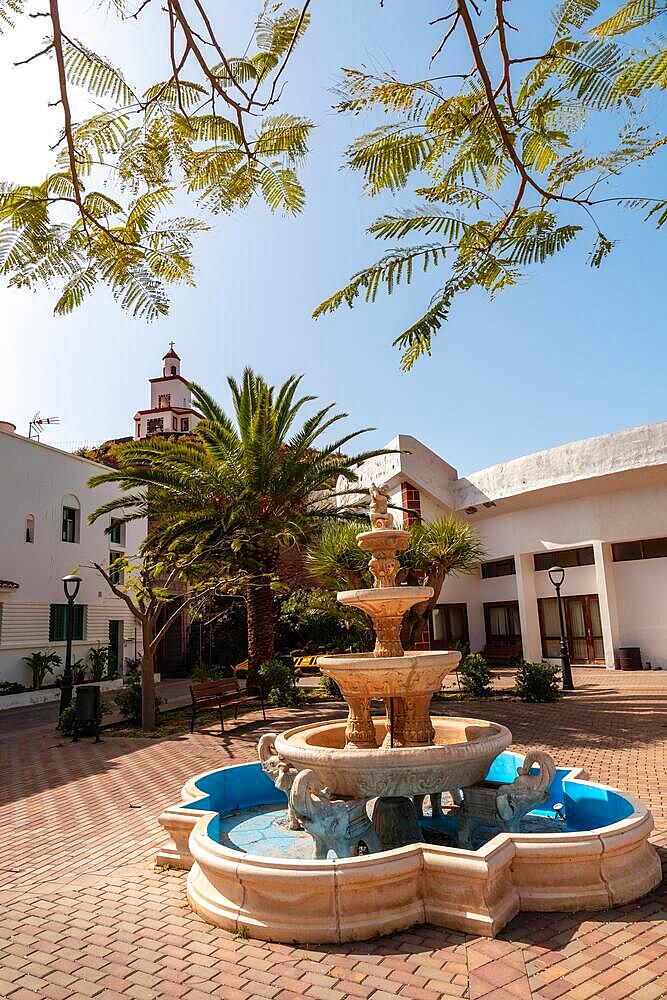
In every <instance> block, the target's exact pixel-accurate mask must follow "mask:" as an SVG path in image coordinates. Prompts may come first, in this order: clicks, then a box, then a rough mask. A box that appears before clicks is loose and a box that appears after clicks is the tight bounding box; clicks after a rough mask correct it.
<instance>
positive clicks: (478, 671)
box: [459, 653, 493, 698]
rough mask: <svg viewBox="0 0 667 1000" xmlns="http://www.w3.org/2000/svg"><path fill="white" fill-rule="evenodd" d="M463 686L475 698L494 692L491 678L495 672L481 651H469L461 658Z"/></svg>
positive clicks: (460, 671)
mask: <svg viewBox="0 0 667 1000" xmlns="http://www.w3.org/2000/svg"><path fill="white" fill-rule="evenodd" d="M459 677H460V679H461V687H462V688H463V690H464V691H465V693H466V694H469V695H472V696H473V698H488V697H489V696H490V695H491V694H492V689H491V679H492V677H493V674H492V673H491V671H490V670H489V664H488V663H487V662H486V660H485V659H484V657H483V656H482V654H481V653H468V655H467V656H465V657H464V658H463V659H462V660H461V666H460V667H459Z"/></svg>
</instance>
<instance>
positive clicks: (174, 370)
mask: <svg viewBox="0 0 667 1000" xmlns="http://www.w3.org/2000/svg"><path fill="white" fill-rule="evenodd" d="M171 374H172V375H175V374H176V365H172V366H171Z"/></svg>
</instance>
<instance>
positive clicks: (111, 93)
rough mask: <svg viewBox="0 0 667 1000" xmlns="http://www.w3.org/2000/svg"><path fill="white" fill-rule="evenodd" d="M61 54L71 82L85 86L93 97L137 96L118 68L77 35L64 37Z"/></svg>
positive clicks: (119, 99)
mask: <svg viewBox="0 0 667 1000" xmlns="http://www.w3.org/2000/svg"><path fill="white" fill-rule="evenodd" d="M63 57H64V60H65V70H66V72H67V77H68V79H69V81H70V83H73V84H74V85H75V86H78V87H85V89H86V90H88V91H89V92H90V93H91V94H94V95H95V97H108V98H109V99H110V100H112V101H114V103H116V104H133V103H136V100H137V96H136V94H135V93H134V91H133V90H132V88H131V87H130V86H129V85H128V84H127V83H126V81H125V78H124V77H123V75H122V73H121V72H120V70H118V69H116V68H115V66H112V65H111V63H109V62H107V60H106V59H103V58H102V56H100V55H98V54H97V53H96V52H93V51H92V49H89V48H87V46H85V45H83V43H82V42H80V41H79V40H78V39H73V40H72V42H70V41H68V39H66V38H63Z"/></svg>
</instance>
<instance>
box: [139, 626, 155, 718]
mask: <svg viewBox="0 0 667 1000" xmlns="http://www.w3.org/2000/svg"><path fill="white" fill-rule="evenodd" d="M141 634H142V639H143V647H144V652H143V656H142V658H141V728H142V729H144V730H146V732H152V731H153V730H154V729H155V722H156V719H155V650H154V649H153V645H152V643H153V634H154V629H153V625H152V623H151V622H149V621H144V622H143V623H142V627H141Z"/></svg>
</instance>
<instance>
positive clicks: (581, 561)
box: [533, 545, 595, 573]
mask: <svg viewBox="0 0 667 1000" xmlns="http://www.w3.org/2000/svg"><path fill="white" fill-rule="evenodd" d="M540 564H542V565H540ZM594 565H595V552H594V550H593V546H592V545H579V546H577V548H574V549H560V550H558V551H556V552H536V553H535V554H534V555H533V567H534V569H535V572H536V573H544V572H546V571H547V570H550V569H551V567H552V566H562V567H563V569H573V568H574V567H575V566H594Z"/></svg>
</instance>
